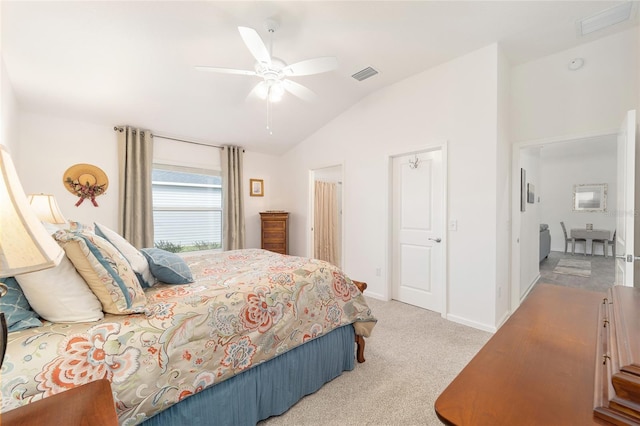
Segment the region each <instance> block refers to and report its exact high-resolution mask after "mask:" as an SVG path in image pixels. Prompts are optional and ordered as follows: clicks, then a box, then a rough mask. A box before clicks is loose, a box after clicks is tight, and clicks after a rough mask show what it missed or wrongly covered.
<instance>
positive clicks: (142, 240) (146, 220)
mask: <svg viewBox="0 0 640 426" xmlns="http://www.w3.org/2000/svg"><path fill="white" fill-rule="evenodd" d="M116 130H117V134H118V169H119V182H120V184H119V188H120V196H119V208H120V214H119V215H118V217H119V223H118V225H119V229H120V233H121V234H122V236H123V237H124V238H125V239H126V240H127V241H129V242H130V243H131V244H132V245H133V246H135V247H137V248H143V247H153V246H154V242H153V198H152V192H151V172H152V169H153V140H152V135H151V132H150V131H149V130H143V129H134V128H132V127H129V126H122V127H117V128H116Z"/></svg>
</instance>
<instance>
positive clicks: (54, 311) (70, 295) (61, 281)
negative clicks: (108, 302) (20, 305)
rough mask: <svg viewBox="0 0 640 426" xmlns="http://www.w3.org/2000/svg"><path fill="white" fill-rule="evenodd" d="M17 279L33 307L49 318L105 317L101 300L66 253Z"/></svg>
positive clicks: (56, 320)
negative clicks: (57, 261) (56, 261)
mask: <svg viewBox="0 0 640 426" xmlns="http://www.w3.org/2000/svg"><path fill="white" fill-rule="evenodd" d="M15 278H16V280H17V281H18V284H20V287H21V288H22V291H23V292H24V295H25V296H26V298H27V300H28V301H29V303H30V304H31V307H32V308H33V310H34V311H36V312H37V313H38V315H40V316H41V317H42V318H44V319H46V320H49V321H51V322H87V321H98V320H100V319H102V318H104V314H103V313H102V306H101V305H100V301H99V300H98V299H97V298H96V296H95V295H94V294H93V293H92V292H91V289H89V287H87V283H86V282H85V281H84V279H82V277H81V276H80V275H79V274H78V272H77V271H76V269H75V268H74V267H73V265H72V264H71V262H70V261H69V259H68V258H67V257H66V256H63V257H62V260H61V261H60V264H59V265H58V266H55V267H53V268H49V269H43V270H41V271H36V272H29V273H27V274H20V275H16V277H15ZM0 300H1V299H0Z"/></svg>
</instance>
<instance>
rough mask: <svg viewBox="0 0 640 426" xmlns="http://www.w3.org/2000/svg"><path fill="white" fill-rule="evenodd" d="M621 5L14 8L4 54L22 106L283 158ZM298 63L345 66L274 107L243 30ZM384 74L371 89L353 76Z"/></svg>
mask: <svg viewBox="0 0 640 426" xmlns="http://www.w3.org/2000/svg"><path fill="white" fill-rule="evenodd" d="M620 3H623V2H619V1H613V2H612V1H573V2H565V1H530V2H527V1H503V2H500V1H468V2H464V1H407V2H404V1H386V2H385V1H284V2H280V1H276V2H267V1H258V2H251V1H230V2H218V1H173V2H167V1H125V2H119V1H118V2H117V1H70V2H63V1H43V2H36V1H6V0H3V1H2V2H1V3H0V7H1V8H2V9H1V12H2V22H1V23H2V32H1V36H2V40H1V43H2V44H1V51H2V56H3V60H4V62H5V67H6V70H7V74H8V76H9V79H10V81H11V83H12V86H13V90H14V93H15V95H16V98H17V100H18V103H19V106H20V108H21V109H22V110H24V111H28V112H34V113H42V114H53V115H58V116H62V117H69V118H72V119H77V120H82V121H88V122H94V123H98V124H104V125H105V126H113V125H116V124H131V125H134V126H139V127H144V128H148V129H151V130H152V131H153V132H154V133H157V134H162V135H166V136H173V137H179V138H184V139H189V140H195V141H200V142H207V143H212V144H221V143H225V144H227V143H231V144H238V145H243V146H245V147H246V148H248V149H250V150H254V151H259V152H265V153H274V154H277V153H281V152H284V151H286V150H287V149H289V148H290V147H291V146H293V145H295V144H296V143H298V142H300V141H302V140H304V139H305V138H306V137H307V136H309V135H310V134H312V133H313V132H315V131H316V130H317V129H319V128H320V127H322V126H323V125H325V124H326V123H327V122H329V121H330V120H332V119H333V118H335V117H336V116H338V115H339V114H341V113H342V112H343V111H345V110H346V109H348V108H350V107H351V106H352V105H354V104H355V103H357V102H358V101H359V100H361V99H362V98H364V97H366V96H368V95H369V94H371V93H373V92H375V91H376V90H378V89H380V88H382V87H384V86H388V85H390V84H393V83H395V82H397V81H399V80H402V79H404V78H406V77H409V76H411V75H413V74H416V73H419V72H421V71H424V70H426V69H428V68H430V67H433V66H436V65H438V64H440V63H443V62H446V61H448V60H451V59H453V58H455V57H458V56H460V55H464V54H466V53H469V52H471V51H473V50H475V49H478V48H481V47H483V46H486V45H488V44H491V43H494V42H498V43H499V44H500V45H501V46H502V49H503V51H504V52H505V54H506V55H507V57H508V58H509V61H510V62H511V64H512V65H516V64H521V63H525V62H527V61H531V60H533V59H536V58H539V57H542V56H545V55H548V54H551V53H554V52H557V51H560V50H564V49H567V48H571V47H573V46H576V45H578V44H581V43H585V42H589V41H592V40H594V38H596V37H601V36H604V35H608V34H611V33H612V32H616V31H620V30H623V29H625V28H628V27H629V26H631V25H635V24H636V22H637V19H633V20H631V21H628V22H626V23H623V24H619V25H616V26H614V27H611V28H610V29H607V30H602V31H599V32H597V33H594V34H591V35H589V36H584V37H583V36H579V35H578V32H577V30H576V22H577V21H578V20H580V19H582V18H585V17H587V16H589V15H592V14H594V13H597V12H599V11H602V10H604V9H607V8H610V7H612V6H615V5H617V4H620ZM267 18H273V19H275V20H276V21H278V22H279V24H280V28H279V29H278V30H277V31H276V32H275V33H274V34H273V35H272V39H271V40H272V54H273V56H275V57H278V58H281V59H282V60H284V61H285V62H287V63H289V64H291V63H294V62H298V61H302V60H305V59H309V58H314V57H321V56H335V57H336V58H337V60H338V64H339V66H338V68H337V69H336V70H334V71H330V72H326V73H323V74H318V75H310V76H301V77H296V78H292V80H295V81H296V82H297V83H300V84H303V85H304V86H306V87H307V88H309V89H311V90H312V91H313V92H315V93H316V94H317V98H316V99H315V100H314V101H312V102H307V101H303V100H301V99H298V98H296V97H294V96H292V95H291V94H286V95H285V96H284V98H283V99H282V101H280V102H279V103H277V104H273V108H272V127H273V134H272V135H270V134H269V132H268V131H267V130H266V128H265V127H266V123H267V104H266V102H265V101H263V100H260V99H256V98H247V95H248V94H249V92H250V91H251V90H252V88H253V87H254V86H255V85H256V84H257V83H258V81H259V80H258V78H257V77H255V76H253V77H252V76H244V75H230V74H216V73H208V72H202V71H198V70H196V69H195V68H194V67H195V66H199V65H209V66H216V67H226V68H237V69H246V70H253V69H254V65H255V59H254V58H253V57H252V55H251V54H250V52H249V51H248V50H247V47H246V46H245V44H244V43H243V40H242V38H241V37H240V34H239V32H238V29H237V27H238V26H246V27H251V28H254V29H256V30H257V31H258V33H259V34H260V36H261V37H262V38H263V40H264V41H265V43H266V44H267V45H269V40H270V35H269V33H268V32H267V30H266V27H265V20H266V19H267ZM369 66H370V67H373V68H375V69H376V70H378V71H379V74H377V75H375V76H374V77H371V78H369V79H367V80H364V81H361V82H360V81H357V80H355V79H354V78H352V77H351V76H352V74H354V73H356V72H358V71H360V70H362V69H363V68H366V67H369Z"/></svg>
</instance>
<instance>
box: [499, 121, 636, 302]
mask: <svg viewBox="0 0 640 426" xmlns="http://www.w3.org/2000/svg"><path fill="white" fill-rule="evenodd" d="M625 116H626V117H635V112H634V111H630V112H629V113H627V114H625ZM621 127H622V128H623V129H624V128H625V126H624V125H623V126H621ZM629 127H632V126H629ZM633 128H634V129H635V127H633ZM622 133H624V132H623V131H620V132H618V134H617V135H616V133H612V132H608V133H594V134H586V135H580V136H576V137H572V138H567V137H558V138H548V139H545V140H536V141H531V142H523V143H519V144H516V145H514V149H513V162H512V166H513V169H512V242H511V244H512V246H511V247H512V250H511V312H513V311H515V309H517V307H518V306H519V305H520V303H521V301H522V300H523V299H524V298H525V297H526V296H527V294H528V293H529V292H530V291H531V289H532V288H533V286H534V284H535V283H536V282H537V281H538V278H539V277H540V274H539V258H538V256H539V251H538V246H537V244H538V239H539V223H541V222H544V223H548V224H549V227H550V228H551V226H552V225H553V226H555V227H556V229H559V228H560V220H563V221H565V222H567V228H572V227H576V228H577V227H581V228H582V227H584V226H585V223H587V222H588V223H592V225H593V228H594V229H595V228H602V229H608V230H610V231H611V232H612V233H613V232H614V231H615V232H616V235H619V234H620V230H619V229H623V228H625V226H623V225H622V224H620V223H617V224H616V219H618V220H626V219H629V215H628V214H627V212H631V213H632V212H633V207H631V208H630V209H629V208H628V207H625V206H624V205H620V204H619V202H620V201H622V200H621V198H620V197H622V194H624V193H626V191H623V190H621V189H619V188H616V187H617V186H618V185H622V184H623V183H624V184H625V186H626V187H627V188H630V187H631V186H629V182H631V183H633V177H632V176H633V173H630V174H629V176H627V177H624V178H621V175H618V176H616V170H617V171H618V172H620V171H622V170H624V169H625V168H624V167H621V166H620V165H617V166H616V165H615V156H616V151H617V152H618V153H623V152H624V151H622V150H620V149H619V148H618V149H616V146H615V145H616V137H617V136H619V135H620V134H622ZM627 134H628V135H633V134H634V131H632V130H628V131H627ZM627 141H628V143H629V144H631V145H632V146H635V145H636V143H637V141H633V140H631V138H630V139H628V140H627ZM601 142H602V143H601ZM607 143H608V144H610V145H611V147H610V148H608V149H607V151H606V153H605V152H604V151H602V152H599V151H597V150H594V149H593V148H595V147H597V146H598V145H600V146H605V145H606V144H607ZM571 145H578V146H582V145H584V146H585V147H586V151H585V152H591V153H590V158H593V157H594V154H597V155H600V159H598V165H599V167H595V166H588V167H583V168H584V169H585V170H584V173H587V172H589V170H590V168H589V167H591V168H592V169H593V170H594V171H598V172H599V174H598V176H602V169H603V168H604V167H603V164H604V160H605V158H607V159H608V158H609V157H610V155H611V153H613V157H612V158H613V160H612V163H611V170H609V172H610V173H611V174H612V175H613V178H611V179H608V180H607V179H601V177H600V178H598V177H596V178H595V180H591V178H586V177H585V176H582V175H575V177H574V178H572V179H570V180H566V179H565V180H563V179H555V180H553V176H550V174H549V173H548V171H549V168H548V167H545V169H544V173H540V175H543V176H545V179H546V180H549V179H551V180H552V181H553V184H554V185H555V186H557V187H563V186H567V185H568V187H569V188H567V189H566V191H565V193H564V195H563V196H562V198H561V199H555V198H551V199H550V194H548V193H546V194H545V193H544V192H543V193H542V195H541V196H542V199H543V202H542V203H543V205H542V207H543V208H544V204H545V202H546V203H547V204H548V203H551V204H555V205H556V206H559V205H562V206H564V207H563V208H565V209H566V210H567V211H566V212H565V213H564V214H563V215H562V217H555V218H554V219H552V220H551V221H549V220H548V219H549V218H550V217H553V216H550V215H549V214H548V213H547V212H546V211H545V213H544V215H545V217H546V219H544V220H540V217H539V213H537V212H536V208H537V203H540V198H539V197H540V194H539V193H538V194H537V196H536V199H535V203H536V204H526V208H525V211H521V197H522V194H521V188H520V176H521V168H524V169H527V167H534V169H535V166H532V164H535V162H531V161H530V159H527V152H529V153H530V152H535V150H538V151H540V149H542V150H545V149H547V148H551V147H553V151H554V152H556V153H562V152H563V151H564V152H565V153H569V152H573V154H572V155H570V156H568V155H564V158H563V157H562V156H561V157H558V159H557V160H556V162H557V167H560V166H561V165H563V164H567V165H570V164H571V161H573V160H576V161H574V164H575V163H577V156H576V152H580V151H572V150H571V151H570V150H564V148H563V146H567V147H569V146H571ZM529 157H530V156H529ZM622 157H623V158H624V159H627V160H630V161H631V163H634V162H635V160H636V159H635V158H634V156H633V155H629V154H623V155H622ZM549 159H550V157H548V156H547V157H544V158H542V160H544V161H549ZM537 161H538V162H539V161H540V158H538V159H537ZM608 161H609V160H607V162H608ZM607 164H608V163H607ZM585 165H588V164H587V163H585ZM527 176H528V172H527ZM581 176H582V180H580V177H581ZM625 180H627V181H628V182H626V183H625ZM527 181H529V178H527ZM534 183H535V182H534ZM580 183H583V184H588V183H608V184H609V185H608V187H609V194H608V195H607V199H608V201H607V205H608V206H609V207H608V210H607V211H606V212H602V213H599V214H594V213H591V214H588V215H587V214H586V213H584V212H572V211H571V210H572V205H573V200H572V199H571V197H572V194H573V186H574V184H580ZM544 186H545V185H543V187H544ZM537 188H539V187H537ZM554 189H556V190H557V189H558V188H554ZM557 192H558V191H555V192H554V193H557ZM629 195H630V196H632V197H633V196H634V195H635V193H634V192H633V191H631V192H630V194H629ZM626 203H627V204H626V205H631V206H633V205H634V204H633V198H631V199H630V200H629V201H627V202H626ZM557 210H558V208H557V207H556V208H555V209H554V211H557ZM531 211H533V212H534V213H535V214H534V215H533V216H531V215H530V213H531ZM571 215H573V216H571ZM567 218H568V219H567ZM631 219H633V214H632V215H631ZM638 219H639V218H635V220H638ZM608 223H610V224H608ZM603 225H604V226H603ZM616 229H618V230H617V231H616ZM637 230H638V227H637V226H636V231H637ZM636 238H637V236H636ZM617 239H619V237H616V240H617ZM554 240H555V243H554ZM630 240H631V239H630ZM554 244H555V248H554ZM563 247H564V236H563V235H562V232H561V231H560V230H557V234H556V236H554V235H553V233H552V237H551V251H552V252H553V251H560V252H562V251H563ZM570 247H571V245H569V248H570ZM598 249H602V250H601V251H599V252H596V254H597V255H603V254H604V251H603V250H604V248H603V247H601V246H600V247H596V250H598ZM587 250H588V251H589V254H591V247H588V248H587ZM619 250H620V249H619V248H618V250H616V254H617V255H619V254H620V251H619ZM626 252H627V254H630V253H633V251H632V249H631V250H627V251H626ZM609 253H611V252H609ZM583 259H584V260H588V257H586V256H585V257H584V258H583ZM627 266H628V265H627ZM526 272H528V273H526ZM611 282H612V283H613V277H612V280H611Z"/></svg>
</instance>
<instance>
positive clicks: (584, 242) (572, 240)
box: [560, 222, 593, 256]
mask: <svg viewBox="0 0 640 426" xmlns="http://www.w3.org/2000/svg"><path fill="white" fill-rule="evenodd" d="M560 226H561V227H562V233H563V234H564V254H567V248H568V246H569V243H571V254H574V253H575V251H576V243H582V245H583V246H584V255H585V256H586V255H587V240H586V238H569V236H568V235H567V228H565V226H564V222H560ZM591 250H593V248H591Z"/></svg>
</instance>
